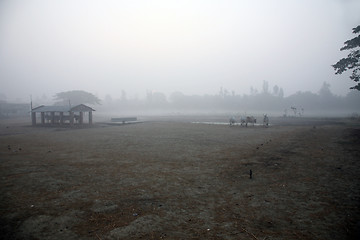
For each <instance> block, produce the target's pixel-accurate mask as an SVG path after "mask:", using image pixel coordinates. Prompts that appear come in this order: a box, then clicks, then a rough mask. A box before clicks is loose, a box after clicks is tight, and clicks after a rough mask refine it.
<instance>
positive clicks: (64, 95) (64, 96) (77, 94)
mask: <svg viewBox="0 0 360 240" xmlns="http://www.w3.org/2000/svg"><path fill="white" fill-rule="evenodd" d="M54 100H55V101H56V102H55V104H56V105H68V104H71V105H73V106H74V105H78V104H86V103H87V104H100V99H99V98H97V97H96V96H95V95H94V94H92V93H89V92H85V91H82V90H73V91H67V92H60V93H57V94H56V95H55V96H54Z"/></svg>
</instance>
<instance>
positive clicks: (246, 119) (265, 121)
mask: <svg viewBox="0 0 360 240" xmlns="http://www.w3.org/2000/svg"><path fill="white" fill-rule="evenodd" d="M229 122H230V126H232V125H235V124H237V123H240V125H241V126H246V127H247V126H248V124H249V123H250V124H252V126H255V123H256V118H255V117H253V116H247V117H240V118H239V119H238V120H236V118H235V117H231V118H230V120H229ZM263 126H265V127H268V126H269V117H268V116H267V114H264V118H263Z"/></svg>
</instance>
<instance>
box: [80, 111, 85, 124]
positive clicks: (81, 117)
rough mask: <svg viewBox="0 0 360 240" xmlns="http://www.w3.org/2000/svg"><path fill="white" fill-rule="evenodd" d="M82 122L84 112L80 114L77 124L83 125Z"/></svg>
mask: <svg viewBox="0 0 360 240" xmlns="http://www.w3.org/2000/svg"><path fill="white" fill-rule="evenodd" d="M83 122H84V112H80V116H79V123H80V124H83Z"/></svg>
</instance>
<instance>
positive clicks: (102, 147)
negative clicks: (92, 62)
mask: <svg viewBox="0 0 360 240" xmlns="http://www.w3.org/2000/svg"><path fill="white" fill-rule="evenodd" d="M179 119H180V118H178V117H177V118H161V119H160V120H161V121H157V120H156V118H152V119H147V120H145V121H143V122H142V123H137V124H125V125H119V126H110V125H106V124H101V123H96V124H94V126H93V127H91V128H80V129H79V128H73V129H71V128H59V127H31V126H29V122H30V120H27V121H28V122H22V121H20V122H16V121H1V122H0V174H1V175H0V176H1V179H0V221H1V224H0V238H1V239H111V240H112V239H254V240H256V239H258V240H260V239H261V240H264V239H268V240H270V239H359V228H360V208H359V207H360V206H359V205H360V161H359V160H360V123H359V121H350V120H347V119H280V118H279V119H273V122H271V123H273V125H272V126H270V127H269V128H264V127H261V126H255V127H248V128H245V127H240V126H233V127H230V126H228V125H212V124H201V123H196V124H195V123H191V122H194V121H205V120H208V119H207V117H193V118H192V117H184V118H182V119H181V120H179ZM177 120H178V121H177ZM212 120H214V119H210V120H208V121H212ZM217 120H218V119H217ZM271 120H272V119H271ZM250 170H252V173H253V175H252V179H250V173H249V172H250Z"/></svg>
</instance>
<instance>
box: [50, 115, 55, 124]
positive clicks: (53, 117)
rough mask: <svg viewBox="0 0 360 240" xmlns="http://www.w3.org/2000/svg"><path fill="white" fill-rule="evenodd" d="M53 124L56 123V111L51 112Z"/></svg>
mask: <svg viewBox="0 0 360 240" xmlns="http://www.w3.org/2000/svg"><path fill="white" fill-rule="evenodd" d="M51 124H55V112H51Z"/></svg>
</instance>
